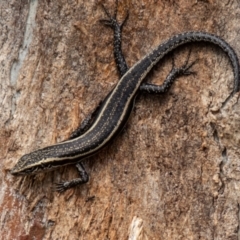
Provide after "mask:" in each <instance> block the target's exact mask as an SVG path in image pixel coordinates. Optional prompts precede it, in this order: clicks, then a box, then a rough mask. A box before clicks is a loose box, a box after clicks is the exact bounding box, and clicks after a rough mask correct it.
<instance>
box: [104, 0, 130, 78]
mask: <svg viewBox="0 0 240 240" xmlns="http://www.w3.org/2000/svg"><path fill="white" fill-rule="evenodd" d="M102 8H103V10H104V12H105V14H106V15H107V17H108V19H101V20H100V22H101V23H103V24H104V25H105V26H109V27H111V29H113V32H114V50H113V51H114V59H115V62H116V65H117V68H118V71H119V74H120V77H122V76H123V75H124V74H125V73H126V72H127V70H128V66H127V63H126V60H125V57H124V55H123V52H122V29H123V26H124V24H125V23H126V21H127V19H128V16H129V14H128V12H127V15H126V16H125V18H124V20H123V21H122V22H121V23H119V22H118V21H117V9H118V1H117V0H116V7H115V10H114V14H113V16H111V14H110V13H109V12H108V10H107V9H106V8H105V6H104V5H102Z"/></svg>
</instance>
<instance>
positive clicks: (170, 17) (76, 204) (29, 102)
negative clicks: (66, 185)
mask: <svg viewBox="0 0 240 240" xmlns="http://www.w3.org/2000/svg"><path fill="white" fill-rule="evenodd" d="M100 3H103V4H104V5H105V7H106V8H107V9H108V10H109V12H111V13H112V14H113V12H114V8H115V2H114V1H83V0H79V1H72V0H69V1H61V0H59V1H46V0H45V1H37V0H32V1H27V0H22V1H19V0H12V1H2V2H1V3H0V15H1V18H0V31H1V34H0V49H1V52H0V53H1V54H0V64H1V65H0V66H1V71H0V79H1V80H0V81H1V82H0V99H1V101H0V109H1V112H0V141H1V144H0V169H1V170H0V179H1V181H0V184H1V191H0V223H1V228H0V232H1V236H4V237H3V239H84V240H85V239H86V240H88V239H111V240H112V239H131V240H132V239H137V240H140V239H149V240H150V239H156V240H158V239H164V240H168V239H169V240H170V239H224V240H226V239H231V240H233V239H239V238H240V231H239V217H240V213H239V210H240V207H239V188H240V181H239V180H240V177H239V169H240V161H239V154H240V150H239V144H240V137H239V136H240V130H239V129H240V111H239V109H240V104H239V102H238V101H237V100H238V94H236V95H235V96H234V97H233V98H232V99H231V100H230V101H229V102H228V103H227V105H226V106H225V107H224V108H221V104H222V102H223V101H224V100H225V99H226V98H227V96H228V94H229V93H230V92H231V89H232V88H233V73H232V68H231V65H230V62H229V60H228V58H227V56H226V55H225V54H224V53H223V52H222V50H221V49H219V48H218V47H215V46H213V45H211V44H204V43H203V44H188V45H186V46H184V47H181V48H179V49H178V50H176V51H174V54H172V55H171V54H170V55H169V56H168V57H166V58H165V59H164V60H163V61H161V62H160V63H159V64H158V66H157V67H156V68H154V71H152V73H151V74H150V75H149V76H148V77H147V81H148V82H154V83H156V84H160V83H161V82H162V81H163V80H164V78H165V77H166V75H167V74H168V72H169V71H170V70H171V58H172V56H174V59H175V63H176V65H178V66H181V65H182V64H183V63H184V61H185V59H186V57H187V55H188V51H189V49H191V61H194V60H195V59H197V60H198V61H197V63H196V64H195V65H194V67H193V70H194V71H196V74H195V75H190V76H187V77H182V78H180V79H179V80H178V81H177V82H176V83H174V85H173V87H172V88H171V89H170V91H169V92H168V93H166V94H164V95H160V96H157V95H154V96H152V95H148V94H144V95H140V96H139V98H138V99H137V101H136V106H135V108H134V111H133V113H132V115H131V118H130V120H129V122H128V124H127V126H126V128H125V129H124V131H123V132H122V133H121V134H120V135H119V136H118V138H117V139H116V140H115V141H114V142H113V143H111V145H109V146H108V147H106V148H105V149H104V150H102V151H101V152H100V153H98V154H96V155H94V156H92V157H90V158H89V159H86V160H85V161H84V165H85V167H86V170H87V172H88V173H89V175H90V181H89V183H88V184H85V185H82V186H79V187H76V188H74V189H70V190H67V191H66V192H64V193H62V194H59V193H56V192H54V191H53V189H52V188H53V187H54V183H56V182H60V181H62V180H69V179H73V178H75V177H77V172H76V170H75V168H74V167H73V166H68V167H63V168H60V169H58V170H55V171H52V172H48V173H42V174H37V175H35V176H26V177H13V176H12V175H11V174H10V172H9V170H10V169H11V168H12V167H13V166H14V165H15V164H16V162H17V161H18V159H19V158H20V157H21V156H22V155H24V154H26V153H28V152H31V151H33V150H35V149H38V148H41V147H44V146H48V145H51V144H54V143H57V142H60V141H63V140H65V139H67V138H68V137H69V135H70V133H71V132H72V131H73V130H74V129H76V128H77V127H78V125H79V123H80V122H81V121H82V120H83V119H84V118H85V117H86V116H87V115H88V114H89V113H91V112H92V111H93V110H94V109H95V107H96V106H97V105H98V103H99V102H100V101H101V100H102V99H104V97H105V96H106V95H107V94H108V92H109V91H110V90H111V89H112V88H113V86H114V85H115V84H116V83H117V81H118V79H119V77H118V73H117V69H116V65H115V62H114V58H113V46H112V43H113V34H112V30H111V29H110V28H106V27H104V26H103V25H102V24H101V23H100V22H99V20H100V19H103V18H106V16H105V15H104V12H103V10H102V8H101V5H100ZM127 10H128V11H129V19H128V21H127V23H126V25H125V27H124V29H123V44H122V47H123V52H124V54H125V56H126V60H127V63H128V66H132V65H133V64H134V63H136V62H137V61H138V60H140V59H141V58H142V57H143V56H145V55H146V54H147V53H149V52H150V51H151V50H152V49H153V48H154V47H156V46H157V45H158V44H160V43H161V42H163V41H164V40H166V39H168V38H170V37H171V36H172V35H174V34H177V33H181V32H185V31H194V30H197V31H204V32H209V33H213V34H216V35H218V36H220V37H221V38H223V39H225V40H226V41H227V42H228V43H229V44H230V45H231V46H232V47H233V48H234V49H235V50H236V52H237V54H238V55H240V41H239V39H240V36H239V34H238V32H239V30H240V24H239V14H240V8H239V2H238V1H236V0H235V1H233V0H229V1H212V0H206V1H203V0H202V1H197V0H196V1H186V0H180V1H166V0H165V1H164V0H162V1H153V0H151V1H144V0H142V1H136V0H135V1H134V0H132V1H119V7H118V19H119V21H121V20H123V19H124V17H125V15H126V13H127Z"/></svg>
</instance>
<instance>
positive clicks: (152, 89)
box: [139, 50, 197, 94]
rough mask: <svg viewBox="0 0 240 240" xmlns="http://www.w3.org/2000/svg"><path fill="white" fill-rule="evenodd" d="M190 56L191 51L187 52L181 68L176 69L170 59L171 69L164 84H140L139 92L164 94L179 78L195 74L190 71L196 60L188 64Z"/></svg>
mask: <svg viewBox="0 0 240 240" xmlns="http://www.w3.org/2000/svg"><path fill="white" fill-rule="evenodd" d="M190 55H191V50H190V51H189V52H188V55H187V58H186V60H185V62H184V64H183V65H182V66H181V67H176V66H175V61H174V57H173V58H172V69H171V71H170V73H169V74H168V76H167V78H166V79H165V80H164V82H163V83H162V84H161V85H155V84H151V83H142V84H141V86H140V88H139V90H140V91H141V92H147V93H155V94H161V93H165V92H167V91H168V90H169V88H170V87H171V86H172V84H173V83H174V82H175V80H177V78H179V77H181V76H189V75H191V74H196V73H195V72H194V71H191V70H190V69H191V68H192V67H193V65H195V64H196V62H197V60H195V61H193V62H191V63H189V59H190Z"/></svg>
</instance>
